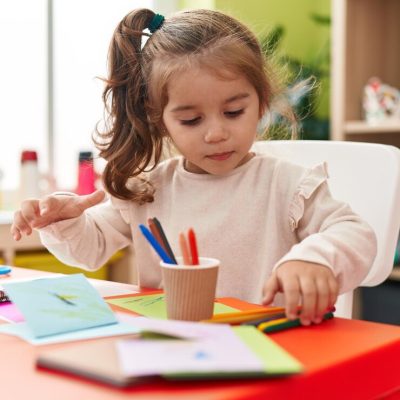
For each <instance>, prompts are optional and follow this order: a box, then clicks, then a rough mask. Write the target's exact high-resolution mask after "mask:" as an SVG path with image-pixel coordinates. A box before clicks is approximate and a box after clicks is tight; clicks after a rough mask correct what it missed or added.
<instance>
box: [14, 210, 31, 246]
mask: <svg viewBox="0 0 400 400" xmlns="http://www.w3.org/2000/svg"><path fill="white" fill-rule="evenodd" d="M23 233H24V234H26V235H30V234H31V233H32V228H31V226H30V224H29V223H28V222H27V221H26V219H25V218H24V216H23V215H22V212H21V211H17V212H16V213H15V214H14V222H13V224H12V225H11V234H12V235H13V236H14V235H15V236H16V237H18V239H16V240H19V239H21V236H22V234H23Z"/></svg>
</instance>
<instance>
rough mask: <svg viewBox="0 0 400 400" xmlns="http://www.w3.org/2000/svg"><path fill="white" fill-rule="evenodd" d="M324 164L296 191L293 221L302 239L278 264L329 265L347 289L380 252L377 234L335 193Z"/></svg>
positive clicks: (357, 279)
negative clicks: (294, 262) (336, 197)
mask: <svg viewBox="0 0 400 400" xmlns="http://www.w3.org/2000/svg"><path fill="white" fill-rule="evenodd" d="M321 167H322V166H319V167H316V169H314V170H311V171H310V175H309V176H308V177H306V178H305V179H303V181H302V183H301V184H300V186H299V188H298V190H297V191H296V193H295V196H294V198H293V203H292V207H291V212H290V224H291V227H292V230H293V232H294V233H295V234H296V235H297V237H298V241H299V243H298V244H295V245H294V246H293V247H292V248H291V249H290V250H289V252H288V253H287V254H286V255H285V256H284V257H283V258H281V259H280V260H279V261H278V262H277V264H276V265H275V267H274V268H277V267H278V266H279V265H281V264H282V263H284V262H286V261H289V260H291V261H292V260H302V261H308V262H314V263H318V264H322V265H325V266H327V267H329V268H331V269H332V270H333V272H334V274H335V276H336V277H337V279H338V282H339V290H340V293H344V292H347V291H349V290H353V289H354V288H355V287H357V286H358V285H359V284H360V283H361V282H362V280H363V279H364V278H365V277H366V275H367V274H368V271H369V269H370V267H371V265H372V263H373V261H374V258H375V256H376V251H377V242H376V236H375V234H374V232H373V230H372V229H371V227H370V226H369V225H368V224H367V223H366V222H364V221H363V220H362V219H361V218H360V217H359V216H358V215H356V214H355V213H354V212H353V211H352V210H351V208H350V207H349V206H348V205H347V204H345V203H342V202H340V201H337V200H335V199H333V198H332V197H331V195H330V192H329V188H328V185H327V182H326V178H325V177H324V174H323V173H321V170H322V168H323V167H322V168H321Z"/></svg>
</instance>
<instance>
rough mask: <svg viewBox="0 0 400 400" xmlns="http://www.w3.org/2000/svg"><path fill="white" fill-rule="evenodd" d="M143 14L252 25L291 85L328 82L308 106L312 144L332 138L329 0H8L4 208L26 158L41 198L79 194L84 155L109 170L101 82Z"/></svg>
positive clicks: (2, 102) (1, 20) (3, 34)
mask: <svg viewBox="0 0 400 400" xmlns="http://www.w3.org/2000/svg"><path fill="white" fill-rule="evenodd" d="M136 7H149V8H152V9H154V10H157V11H158V12H159V13H162V14H164V15H168V14H169V13H171V12H174V11H177V10H181V9H186V8H211V9H219V10H222V11H225V12H228V13H230V14H231V15H233V16H235V17H237V18H239V19H240V20H242V21H243V22H245V23H246V24H248V25H249V26H250V27H251V28H252V29H253V30H254V31H255V33H256V34H257V36H258V37H259V38H260V40H261V41H264V43H266V41H267V40H269V41H270V47H269V48H268V51H270V52H274V53H276V58H277V59H279V60H282V62H285V63H286V64H287V65H288V69H289V70H290V72H291V74H292V75H293V80H294V79H296V77H297V78H302V77H303V76H306V75H310V74H314V75H315V76H317V77H318V79H320V82H321V84H320V88H319V90H318V93H315V94H314V93H313V94H312V99H305V102H306V103H307V101H309V100H312V110H308V111H307V110H306V108H307V107H309V104H308V103H307V104H304V105H302V107H303V109H304V111H305V113H306V114H310V112H311V114H312V115H311V116H312V117H313V118H312V120H311V122H309V123H308V125H307V126H309V127H308V128H307V130H305V131H304V136H305V137H307V138H308V137H310V138H313V137H315V138H323V139H325V138H328V137H329V132H328V129H329V123H328V120H329V78H328V77H329V35H330V23H329V18H330V1H328V0H299V1H297V0H279V1H277V0H264V1H263V0H250V1H245V2H244V1H240V0H236V1H235V0H234V1H228V0H216V1H199V0H198V1H184V0H181V1H168V0H164V1H151V0H133V1H132V0H130V1H128V0H113V1H111V0H83V1H82V0H68V1H67V0H1V1H0V43H1V46H0V47H1V49H2V53H3V57H2V62H1V63H0V73H1V76H2V77H3V82H2V88H3V95H2V96H1V97H0V110H1V111H0V112H1V121H2V134H1V136H2V142H3V146H1V148H0V170H1V176H2V178H1V183H0V185H1V186H0V188H1V191H2V194H3V196H2V201H1V203H0V204H1V208H3V209H13V208H14V207H15V204H16V203H18V202H19V198H18V197H21V196H17V191H18V185H19V182H20V180H21V177H20V169H21V168H20V166H21V154H22V152H23V151H24V150H33V151H36V152H37V162H38V169H39V171H40V175H41V177H42V178H45V179H40V182H39V185H40V191H41V192H48V191H52V190H53V189H58V190H76V188H77V185H78V168H79V161H78V160H79V152H82V151H92V152H93V153H94V156H95V157H94V158H95V163H94V164H95V169H96V171H97V172H101V169H102V166H103V165H102V162H101V161H100V160H98V159H96V151H95V149H94V147H93V145H92V141H91V134H92V132H93V130H94V127H95V124H96V123H97V122H98V121H99V120H101V119H102V117H103V104H102V102H101V92H102V88H103V84H102V82H101V80H99V79H98V78H97V77H104V76H106V60H107V50H108V45H109V41H110V38H111V35H112V32H113V30H114V28H115V27H116V25H117V23H118V22H119V21H120V20H121V18H122V17H123V16H124V15H125V14H126V13H128V12H129V11H130V10H132V9H133V8H136ZM309 116H310V115H309ZM316 121H319V122H320V123H318V122H316ZM313 124H314V126H312V125H313Z"/></svg>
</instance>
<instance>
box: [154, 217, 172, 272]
mask: <svg viewBox="0 0 400 400" xmlns="http://www.w3.org/2000/svg"><path fill="white" fill-rule="evenodd" d="M153 222H154V224H155V226H156V228H157V230H158V233H159V234H160V237H161V241H162V242H163V244H164V247H165V250H166V252H167V253H168V255H169V257H170V258H171V260H172V261H173V262H174V264H178V263H177V261H176V258H175V256H174V253H173V251H172V249H171V246H170V245H169V243H168V239H167V236H166V235H165V233H164V229H163V228H162V226H161V222H160V221H159V220H158V219H157V218H156V217H154V218H153Z"/></svg>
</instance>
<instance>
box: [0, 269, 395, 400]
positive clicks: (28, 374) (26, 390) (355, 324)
mask: <svg viewBox="0 0 400 400" xmlns="http://www.w3.org/2000/svg"><path fill="white" fill-rule="evenodd" d="M43 274H44V273H43V272H40V271H33V270H25V269H23V268H15V269H14V270H13V274H12V278H28V277H37V276H41V275H42V276H43ZM6 279H7V278H6ZM2 281H3V282H5V280H2ZM0 284H1V281H0ZM110 285H115V282H110ZM121 285H122V284H121ZM131 287H132V286H131ZM249 307H251V305H249ZM270 337H271V338H272V339H273V340H275V341H276V343H278V344H279V345H281V346H282V347H284V348H285V349H286V350H287V351H289V352H290V353H291V354H292V355H293V356H295V357H296V358H297V359H298V360H300V361H301V362H302V363H303V364H304V366H305V372H304V373H302V374H299V375H294V376H291V377H284V378H265V379H253V380H245V379H243V380H240V379H235V380H223V381H195V382H167V381H163V380H161V379H160V380H159V381H155V382H152V383H146V384H140V385H137V386H133V387H130V388H127V389H118V388H114V387H111V386H106V385H105V384H101V383H96V382H93V381H89V380H86V379H84V378H79V377H75V376H71V375H67V374H62V373H57V372H53V371H49V370H44V369H37V368H36V366H35V359H36V357H37V355H38V354H39V353H40V352H41V351H43V350H47V349H50V348H61V347H63V346H73V345H74V344H73V343H64V344H55V345H47V346H38V347H35V346H32V345H30V344H28V343H26V342H24V341H22V340H20V339H18V338H16V337H13V336H8V335H4V334H0V348H1V365H2V367H1V386H0V387H1V389H0V393H1V394H2V397H4V398H5V399H13V400H19V399H21V400H22V399H29V398H34V399H40V400H47V399H49V400H50V399H51V400H53V399H55V398H56V399H57V400H63V399H91V400H92V399H95V400H97V399H99V400H108V399H109V400H111V399H112V400H118V399H125V398H133V397H134V398H135V399H152V400H153V399H189V398H190V399H202V400H203V399H224V400H229V399H261V398H267V397H268V399H278V398H279V399H280V400H282V399H291V398H298V399H302V398H304V399H321V398H323V399H337V398H341V399H352V400H354V399H366V398H378V397H379V398H388V399H392V400H393V399H399V398H400V373H399V365H398V364H399V362H398V360H400V327H397V326H392V325H385V324H378V323H371V322H366V321H358V320H347V319H342V318H333V319H332V320H329V321H325V322H324V323H322V324H320V325H315V326H309V327H299V328H295V329H289V330H286V331H283V332H277V333H274V334H271V335H270ZM96 340H102V339H96Z"/></svg>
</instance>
